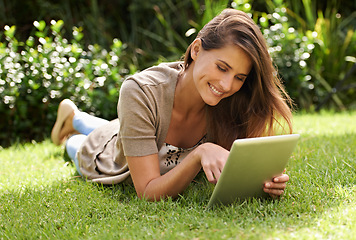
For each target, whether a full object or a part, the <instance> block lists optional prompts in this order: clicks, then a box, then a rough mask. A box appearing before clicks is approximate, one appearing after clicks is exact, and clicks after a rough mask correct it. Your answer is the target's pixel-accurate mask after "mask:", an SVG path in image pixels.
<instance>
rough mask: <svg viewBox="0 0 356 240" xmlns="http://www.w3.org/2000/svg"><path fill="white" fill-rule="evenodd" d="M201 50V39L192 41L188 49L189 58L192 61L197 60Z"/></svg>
mask: <svg viewBox="0 0 356 240" xmlns="http://www.w3.org/2000/svg"><path fill="white" fill-rule="evenodd" d="M201 49H202V45H201V39H200V38H197V39H195V40H194V41H193V43H192V47H191V49H190V56H191V58H192V59H193V60H194V61H195V59H196V58H197V56H198V53H199V52H200V51H201Z"/></svg>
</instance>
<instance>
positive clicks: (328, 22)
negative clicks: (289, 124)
mask: <svg viewBox="0 0 356 240" xmlns="http://www.w3.org/2000/svg"><path fill="white" fill-rule="evenodd" d="M350 3H351V1H350ZM350 3H348V4H350ZM288 4H289V5H290V8H289V11H288V13H289V14H290V15H291V16H293V17H294V18H293V20H294V22H295V26H296V28H298V29H299V30H300V31H303V32H306V33H307V35H308V34H309V33H310V32H311V31H312V32H313V34H314V35H315V37H314V42H315V49H313V54H311V56H310V58H309V59H308V60H307V61H306V62H307V66H308V72H309V74H310V75H311V77H312V78H311V79H310V81H309V82H310V84H312V86H313V89H312V90H313V91H312V93H311V94H309V97H310V98H311V99H312V101H311V102H310V104H315V105H316V107H317V109H320V108H321V107H325V106H324V104H325V103H326V101H324V100H327V99H326V98H327V96H328V95H329V94H331V96H332V100H333V101H329V102H327V103H328V104H327V106H328V107H331V108H336V109H345V108H355V106H356V102H355V99H356V86H355V72H354V73H352V72H350V70H351V68H352V66H353V65H355V64H356V58H355V56H356V44H355V43H356V11H355V8H353V9H352V8H351V9H348V11H349V13H348V14H340V11H341V9H342V6H341V4H343V5H344V3H341V2H340V1H336V0H330V1H327V2H326V3H325V6H324V9H318V8H317V5H316V1H311V0H303V1H302V5H300V4H299V5H298V4H296V2H295V1H288ZM348 73H349V74H350V76H347V78H345V76H346V75H347V74H348ZM340 83H342V84H341V86H340Z"/></svg>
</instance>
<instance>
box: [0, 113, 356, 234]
mask: <svg viewBox="0 0 356 240" xmlns="http://www.w3.org/2000/svg"><path fill="white" fill-rule="evenodd" d="M355 119H356V112H352V113H336V114H331V113H322V114H319V115H317V114H296V115H295V118H294V123H295V124H294V125H295V132H296V133H300V134H301V135H302V138H301V140H300V142H299V144H298V146H297V148H296V150H295V152H294V154H293V156H292V159H291V160H290V162H289V164H288V167H287V172H288V174H289V175H290V177H291V179H290V183H289V184H288V187H287V190H286V193H285V195H284V197H283V198H282V199H280V200H278V201H273V200H256V199H253V200H249V201H245V202H239V203H236V204H234V205H231V206H227V207H222V208H219V209H215V210H212V211H211V210H207V209H206V208H205V207H206V204H207V202H208V199H209V196H210V194H211V191H212V186H211V185H209V184H208V183H207V182H206V181H205V178H204V176H203V175H200V176H199V177H198V178H197V180H196V182H194V183H192V184H191V185H190V187H189V188H188V189H187V190H186V191H185V193H184V194H183V196H182V197H180V198H179V199H177V200H166V201H161V202H157V203H149V202H146V201H143V200H139V199H137V198H136V196H135V191H134V189H133V187H132V186H129V185H117V186H114V187H103V186H100V185H96V184H92V183H87V182H84V181H82V180H80V179H79V178H78V177H77V175H76V172H75V170H74V166H73V165H72V164H70V163H68V162H65V161H64V160H63V152H64V150H63V149H62V148H59V147H56V146H54V145H53V144H51V143H50V142H49V141H45V142H42V143H28V144H18V145H14V146H12V147H10V148H6V149H1V150H0V166H1V167H0V239H39V238H43V239H48V238H50V239H113V238H121V239H354V238H355V236H356V201H355V200H356V170H355V168H356V154H355V151H356V150H355V149H356V124H355ZM251 174H253V173H251Z"/></svg>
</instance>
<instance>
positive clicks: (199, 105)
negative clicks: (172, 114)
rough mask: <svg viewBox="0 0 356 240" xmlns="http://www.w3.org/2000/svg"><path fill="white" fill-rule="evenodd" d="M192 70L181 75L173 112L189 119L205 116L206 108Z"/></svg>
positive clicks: (189, 69)
mask: <svg viewBox="0 0 356 240" xmlns="http://www.w3.org/2000/svg"><path fill="white" fill-rule="evenodd" d="M191 69H193V67H192V66H191V67H189V68H188V69H187V70H185V71H183V72H182V73H181V74H180V75H179V77H178V81H177V87H176V91H175V94H174V104H173V110H174V111H176V112H178V113H179V114H180V115H182V117H183V116H184V117H187V118H188V117H190V116H192V115H193V116H196V115H200V114H205V106H206V104H205V102H204V101H203V99H202V98H201V96H200V94H199V92H198V90H197V89H196V85H195V83H194V80H193V74H192V72H191Z"/></svg>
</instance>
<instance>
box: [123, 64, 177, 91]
mask: <svg viewBox="0 0 356 240" xmlns="http://www.w3.org/2000/svg"><path fill="white" fill-rule="evenodd" d="M182 70H183V64H182V62H170V63H160V64H159V65H157V66H152V67H150V68H147V69H145V70H143V71H141V72H137V73H135V74H133V75H131V76H129V77H127V78H126V79H125V81H124V83H125V82H126V81H129V80H133V81H135V82H136V83H137V84H138V85H140V86H143V85H158V84H165V83H169V84H172V81H177V78H178V74H179V73H180V72H181V71H182Z"/></svg>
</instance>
